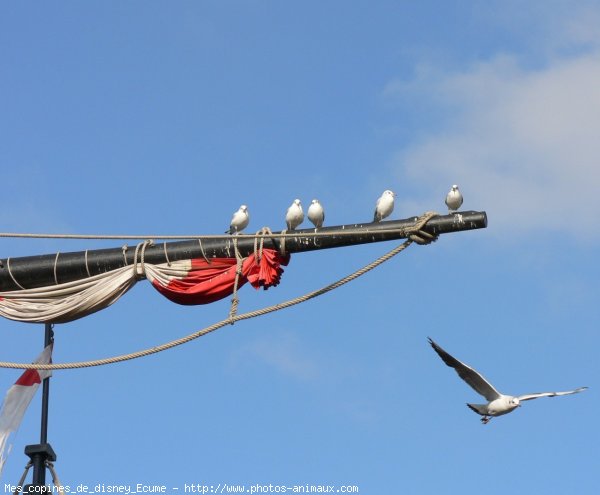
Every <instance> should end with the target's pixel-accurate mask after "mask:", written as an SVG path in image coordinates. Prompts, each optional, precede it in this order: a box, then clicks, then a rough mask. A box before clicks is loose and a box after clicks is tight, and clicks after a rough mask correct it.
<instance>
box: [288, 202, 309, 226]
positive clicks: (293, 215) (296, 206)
mask: <svg viewBox="0 0 600 495" xmlns="http://www.w3.org/2000/svg"><path fill="white" fill-rule="evenodd" d="M302 222H304V212H303V211H302V204H301V203H300V200H299V199H295V200H294V202H293V203H292V205H291V206H290V207H289V208H288V209H287V213H286V214H285V224H286V225H287V228H288V230H296V227H298V225H300V224H301V223H302Z"/></svg>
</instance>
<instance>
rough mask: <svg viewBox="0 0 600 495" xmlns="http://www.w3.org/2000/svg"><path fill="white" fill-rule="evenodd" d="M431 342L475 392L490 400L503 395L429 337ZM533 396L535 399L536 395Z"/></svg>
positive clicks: (435, 349) (443, 359)
mask: <svg viewBox="0 0 600 495" xmlns="http://www.w3.org/2000/svg"><path fill="white" fill-rule="evenodd" d="M429 343H430V344H431V347H433V350H434V351H435V352H437V353H438V356H440V357H441V358H442V361H444V363H446V364H447V365H448V366H450V367H451V368H454V370H455V371H456V372H457V373H458V376H460V377H461V378H462V379H463V380H464V381H465V382H467V383H468V384H469V385H470V386H471V387H472V388H473V390H475V392H477V393H478V394H481V395H483V396H484V397H485V398H486V399H487V400H488V401H490V402H491V401H493V400H495V399H497V398H498V397H500V395H502V394H500V392H498V391H497V390H496V389H495V388H494V387H493V385H492V384H491V383H490V382H488V381H487V380H486V379H485V378H484V377H483V376H481V375H480V374H479V373H478V372H477V371H475V370H474V369H473V368H471V367H470V366H467V365H466V364H465V363H461V362H460V361H459V360H458V359H456V358H455V357H452V356H451V355H450V354H448V353H447V352H446V351H445V350H444V349H442V348H441V347H440V346H439V345H437V344H436V343H435V342H434V341H433V340H431V339H429ZM531 398H532V399H533V398H534V397H531Z"/></svg>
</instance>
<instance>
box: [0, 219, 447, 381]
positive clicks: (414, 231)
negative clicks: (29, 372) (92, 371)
mask: <svg viewBox="0 0 600 495" xmlns="http://www.w3.org/2000/svg"><path fill="white" fill-rule="evenodd" d="M437 215H438V214H437V213H435V212H427V213H425V214H423V215H422V216H420V217H419V218H418V220H417V221H416V222H415V224H414V225H413V226H411V227H410V228H407V229H406V234H407V235H408V238H407V240H406V241H404V242H403V243H402V244H401V245H399V246H397V247H396V248H394V249H392V250H391V251H389V252H388V253H386V254H384V255H383V256H381V257H379V258H377V259H376V260H375V261H373V262H371V263H369V264H368V265H366V266H364V267H363V268H360V269H359V270H357V271H355V272H354V273H352V274H350V275H347V276H346V277H344V278H341V279H340V280H338V281H336V282H334V283H332V284H329V285H327V286H325V287H323V288H321V289H318V290H315V291H313V292H309V293H308V294H305V295H303V296H300V297H296V298H294V299H290V300H288V301H285V302H283V303H278V304H275V305H273V306H267V307H266V308H262V309H259V310H255V311H249V312H247V313H242V314H231V315H230V316H229V317H228V318H226V319H224V320H221V321H219V322H217V323H214V324H212V325H210V326H208V327H205V328H203V329H201V330H198V331H196V332H194V333H192V334H190V335H187V336H185V337H182V338H179V339H176V340H172V341H170V342H167V343H165V344H161V345H158V346H155V347H151V348H148V349H144V350H141V351H137V352H132V353H129V354H122V355H119V356H113V357H110V358H104V359H96V360H91V361H80V362H71V363H53V364H39V363H13V362H4V361H0V368H16V369H38V370H65V369H77V368H91V367H94V366H104V365H107V364H114V363H120V362H122V361H129V360H132V359H137V358H141V357H145V356H150V355H151V354H156V353H159V352H162V351H166V350H167V349H171V348H173V347H177V346H179V345H182V344H186V343H188V342H191V341H192V340H195V339H197V338H199V337H203V336H204V335H206V334H208V333H211V332H214V331H215V330H218V329H219V328H222V327H224V326H227V325H231V324H233V323H235V322H236V321H241V320H249V319H250V318H255V317H257V316H263V315H266V314H269V313H273V312H275V311H280V310H282V309H285V308H289V307H291V306H295V305H296V304H300V303H303V302H305V301H309V300H310V299H314V298H315V297H318V296H321V295H323V294H326V293H327V292H330V291H332V290H334V289H337V288H338V287H341V286H342V285H344V284H347V283H348V282H351V281H353V280H355V279H357V278H358V277H360V276H362V275H364V274H365V273H367V272H369V271H371V270H373V269H374V268H376V267H378V266H379V265H381V264H382V263H385V262H386V261H388V260H389V259H391V258H393V257H394V256H396V255H397V254H399V253H401V252H402V251H404V250H405V249H406V248H407V247H408V246H410V245H411V244H412V243H413V242H416V243H417V244H421V245H424V244H430V243H431V242H433V241H435V240H437V236H433V235H431V234H429V233H428V232H425V231H423V230H422V228H423V227H424V226H425V225H426V224H427V222H428V221H429V220H430V219H431V218H432V217H434V216H437Z"/></svg>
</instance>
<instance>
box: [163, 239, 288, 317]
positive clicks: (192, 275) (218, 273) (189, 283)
mask: <svg viewBox="0 0 600 495" xmlns="http://www.w3.org/2000/svg"><path fill="white" fill-rule="evenodd" d="M289 260H290V257H289V255H287V256H281V255H280V254H279V253H278V252H277V251H274V250H272V249H265V250H263V255H262V258H261V260H260V263H257V262H256V260H255V257H254V254H251V255H250V256H248V257H247V258H245V259H244V261H243V262H242V275H241V276H240V279H239V282H238V288H240V287H241V286H242V285H244V284H245V283H246V282H248V281H249V282H250V283H251V284H252V286H253V287H254V288H256V289H259V288H260V287H262V288H264V289H265V290H266V289H268V288H269V287H274V286H276V285H278V284H279V281H280V279H281V275H282V274H283V268H281V265H284V266H285V265H287V264H288V262H289ZM236 266H237V263H236V259H235V258H213V259H211V260H210V264H209V263H207V262H206V260H205V259H203V258H198V259H193V260H192V269H191V270H190V271H189V272H188V275H187V277H185V278H183V279H173V280H171V281H170V282H169V284H168V285H167V286H166V287H165V286H163V285H161V284H160V283H158V282H157V281H156V280H155V281H154V282H153V283H152V285H154V287H155V288H156V290H158V291H159V292H160V293H161V294H162V295H163V296H165V297H166V298H168V299H170V300H171V301H173V302H176V303H178V304H185V305H196V304H208V303H212V302H215V301H218V300H219V299H223V298H224V297H227V296H229V295H230V294H232V293H233V286H234V284H235V272H236Z"/></svg>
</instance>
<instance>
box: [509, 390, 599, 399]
mask: <svg viewBox="0 0 600 495" xmlns="http://www.w3.org/2000/svg"><path fill="white" fill-rule="evenodd" d="M585 389H587V387H579V388H576V389H575V390H567V391H566V392H540V393H537V394H525V395H519V396H517V399H519V400H520V401H524V400H531V399H539V398H540V397H556V396H558V395H571V394H577V393H579V392H583V391H584V390H585Z"/></svg>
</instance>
